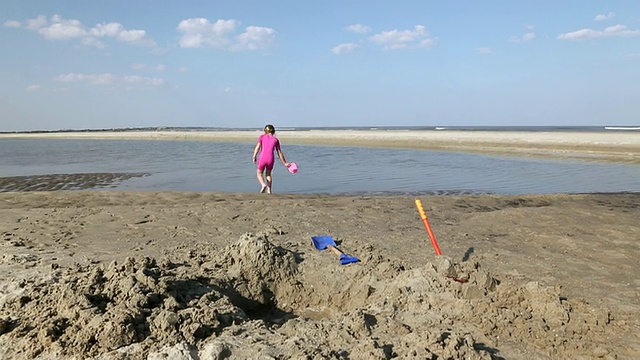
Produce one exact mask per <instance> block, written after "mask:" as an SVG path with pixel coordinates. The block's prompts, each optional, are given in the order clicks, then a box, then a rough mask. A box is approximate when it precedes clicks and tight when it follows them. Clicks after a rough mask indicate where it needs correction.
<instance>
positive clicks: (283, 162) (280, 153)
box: [278, 148, 289, 167]
mask: <svg viewBox="0 0 640 360" xmlns="http://www.w3.org/2000/svg"><path fill="white" fill-rule="evenodd" d="M278 157H279V158H280V161H282V164H283V165H284V166H286V167H289V163H288V162H287V159H285V158H284V153H283V152H282V150H280V149H279V148H278Z"/></svg>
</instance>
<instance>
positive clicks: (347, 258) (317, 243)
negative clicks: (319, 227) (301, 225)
mask: <svg viewBox="0 0 640 360" xmlns="http://www.w3.org/2000/svg"><path fill="white" fill-rule="evenodd" d="M311 241H312V242H313V246H314V247H315V248H316V249H318V250H325V249H326V248H329V250H331V252H333V253H334V254H336V255H337V256H338V257H339V258H340V265H347V264H351V263H356V262H358V261H360V260H359V259H358V258H357V257H355V256H351V255H347V254H345V253H343V252H342V251H340V250H339V249H338V246H337V245H336V242H335V241H334V240H333V238H332V237H331V236H329V235H319V236H312V237H311Z"/></svg>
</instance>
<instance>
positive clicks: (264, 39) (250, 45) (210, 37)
mask: <svg viewBox="0 0 640 360" xmlns="http://www.w3.org/2000/svg"><path fill="white" fill-rule="evenodd" d="M239 25H240V22H239V21H237V20H223V19H218V20H216V21H215V22H213V23H212V22H210V21H209V20H208V19H204V18H192V19H186V20H182V21H180V23H179V24H178V31H179V32H181V33H182V34H183V35H182V37H181V38H180V46H181V47H183V48H200V47H213V48H221V49H228V50H232V51H242V50H259V49H265V48H268V47H269V46H271V44H272V43H273V41H274V39H275V34H276V31H275V30H274V29H271V28H267V27H261V26H249V27H247V28H245V30H244V32H242V33H240V34H238V35H235V34H236V32H237V30H236V29H237V28H238V26H239ZM234 35H235V37H234Z"/></svg>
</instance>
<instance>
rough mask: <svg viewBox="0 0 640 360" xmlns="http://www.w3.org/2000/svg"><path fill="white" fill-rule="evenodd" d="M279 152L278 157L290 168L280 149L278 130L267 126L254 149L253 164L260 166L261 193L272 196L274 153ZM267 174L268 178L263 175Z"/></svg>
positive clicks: (258, 175) (258, 172) (258, 173)
mask: <svg viewBox="0 0 640 360" xmlns="http://www.w3.org/2000/svg"><path fill="white" fill-rule="evenodd" d="M274 151H277V152H278V157H279V158H280V161H282V164H284V166H286V167H289V166H290V164H289V163H288V162H287V160H285V158H284V153H283V152H282V150H281V149H280V141H279V140H278V138H277V137H276V129H275V128H274V127H273V125H266V126H265V127H264V134H262V135H260V137H259V138H258V143H257V144H256V147H255V148H254V149H253V162H254V163H257V164H258V170H257V174H256V175H257V177H258V181H259V182H260V186H261V187H260V192H261V193H264V192H266V193H268V194H271V187H272V185H273V178H272V176H271V171H272V170H273V163H274V162H275V157H274V155H273V152H274ZM258 153H260V160H259V161H258ZM264 172H266V176H263V173H264Z"/></svg>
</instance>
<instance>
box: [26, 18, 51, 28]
mask: <svg viewBox="0 0 640 360" xmlns="http://www.w3.org/2000/svg"><path fill="white" fill-rule="evenodd" d="M46 25H47V18H45V17H44V15H40V16H38V17H37V18H35V19H29V20H27V25H26V28H27V29H29V30H38V29H40V28H42V27H45V26H46Z"/></svg>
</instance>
